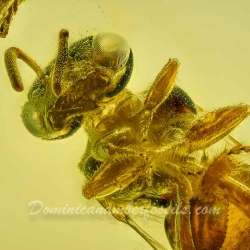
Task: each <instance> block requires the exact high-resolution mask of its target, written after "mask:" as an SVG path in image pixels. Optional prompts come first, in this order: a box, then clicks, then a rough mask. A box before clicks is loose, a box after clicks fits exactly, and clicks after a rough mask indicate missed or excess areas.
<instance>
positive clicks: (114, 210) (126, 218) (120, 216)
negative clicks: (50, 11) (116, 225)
mask: <svg viewBox="0 0 250 250" xmlns="http://www.w3.org/2000/svg"><path fill="white" fill-rule="evenodd" d="M99 203H100V204H101V205H102V206H103V207H104V208H105V209H106V210H107V211H109V212H111V214H112V215H113V217H114V218H115V219H117V220H119V221H121V222H123V223H125V224H127V225H129V226H130V227H131V228H133V229H134V230H135V231H136V232H137V233H138V234H139V235H141V237H142V238H143V239H144V240H146V241H147V242H148V244H149V245H150V246H151V247H152V248H153V249H155V250H168V249H167V248H165V247H163V246H162V245H161V244H160V243H159V242H158V241H156V240H155V239H154V238H152V237H151V236H150V235H149V234H147V233H146V232H145V231H144V230H143V229H142V228H141V227H140V226H139V225H137V223H136V222H135V221H134V220H133V219H132V218H131V216H130V215H129V214H127V213H125V212H124V211H125V209H126V207H125V209H123V208H118V207H117V206H115V205H113V204H112V203H109V202H108V201H105V200H99Z"/></svg>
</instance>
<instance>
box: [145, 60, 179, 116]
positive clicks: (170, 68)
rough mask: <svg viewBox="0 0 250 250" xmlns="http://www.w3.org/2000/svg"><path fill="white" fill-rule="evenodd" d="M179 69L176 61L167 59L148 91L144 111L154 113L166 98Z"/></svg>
mask: <svg viewBox="0 0 250 250" xmlns="http://www.w3.org/2000/svg"><path fill="white" fill-rule="evenodd" d="M179 67H180V63H179V62H178V60H177V59H169V61H168V63H167V64H166V65H165V66H164V67H163V69H162V70H161V72H160V73H159V74H158V76H157V77H156V79H155V81H154V84H153V85H152V87H151V88H150V90H149V91H148V94H147V96H146V99H145V101H144V107H145V109H148V110H154V111H155V110H156V109H157V108H158V107H159V106H160V105H161V104H162V103H163V102H164V101H165V100H166V99H167V98H168V96H169V95H170V93H171V92H172V89H173V87H174V81H175V78H176V75H177V72H178V69H179Z"/></svg>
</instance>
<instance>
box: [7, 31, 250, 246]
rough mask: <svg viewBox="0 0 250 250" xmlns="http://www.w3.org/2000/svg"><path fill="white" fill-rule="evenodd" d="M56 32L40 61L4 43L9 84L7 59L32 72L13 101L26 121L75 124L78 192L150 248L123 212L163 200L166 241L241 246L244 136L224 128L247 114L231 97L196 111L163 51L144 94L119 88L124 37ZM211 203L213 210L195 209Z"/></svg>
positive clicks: (53, 134) (128, 56) (245, 230)
mask: <svg viewBox="0 0 250 250" xmlns="http://www.w3.org/2000/svg"><path fill="white" fill-rule="evenodd" d="M68 37H69V33H68V31H67V30H61V31H60V33H59V45H58V53H57V56H56V58H55V59H54V60H52V61H51V62H50V63H49V65H48V66H47V67H46V68H45V69H44V70H42V69H41V68H40V67H39V66H38V64H37V63H36V62H35V61H34V60H32V59H31V58H30V57H28V56H27V55H26V54H25V53H24V52H23V51H21V50H20V49H18V48H14V47H12V48H9V49H8V50H7V51H6V53H5V64H6V69H7V72H8V75H9V78H10V82H11V84H12V87H13V88H14V89H15V90H16V91H22V90H23V83H22V78H21V75H20V72H19V70H18V67H17V64H16V59H17V58H19V59H21V60H23V61H24V62H25V63H27V64H28V65H29V66H30V67H31V68H32V69H33V70H34V71H35V72H36V74H37V76H38V77H37V79H36V80H35V81H34V83H33V85H32V87H31V89H30V91H29V94H28V101H27V102H26V103H25V104H24V106H23V109H22V119H23V123H24V125H25V126H26V128H27V129H28V131H29V132H30V133H31V134H33V135H34V136H36V137H40V138H42V139H45V140H54V139H62V138H65V137H68V136H70V135H72V134H73V133H74V132H75V131H76V130H77V129H79V128H80V127H81V126H83V127H84V130H85V131H86V133H87V135H88V143H87V148H86V151H85V153H84V155H83V157H82V159H81V161H80V163H79V168H80V170H81V171H82V172H83V173H84V175H85V177H86V183H85V185H84V186H83V191H82V192H83V195H84V197H86V198H87V199H91V198H95V199H97V200H98V201H99V202H100V204H101V205H102V206H103V207H104V208H106V209H108V210H111V212H112V214H113V216H114V217H115V218H116V219H117V220H119V221H122V222H125V223H126V224H128V225H130V226H131V227H132V228H133V229H135V230H136V231H137V232H138V233H139V234H140V235H141V236H142V237H143V238H144V239H145V240H146V241H147V242H148V243H149V244H150V245H151V246H152V247H153V248H154V249H166V248H165V247H163V246H162V245H161V244H160V243H158V242H157V241H156V240H155V239H154V238H153V237H151V236H150V235H148V234H147V233H146V232H145V231H144V230H143V229H142V228H140V227H139V226H138V225H137V224H136V223H135V221H133V219H132V218H131V216H130V215H129V214H127V213H126V212H124V211H125V210H124V209H123V208H125V207H126V206H127V205H129V204H131V201H133V205H134V206H142V207H147V206H149V205H150V206H152V207H156V208H163V209H168V208H169V207H176V206H177V205H178V207H179V210H180V211H182V212H180V213H171V214H167V215H166V218H165V223H164V224H165V225H164V226H165V232H166V235H167V238H168V240H169V242H170V244H171V246H172V248H173V249H175V250H179V249H183V250H195V249H196V250H215V249H227V250H228V249H250V243H249V235H250V182H249V180H248V178H246V177H248V175H249V165H248V164H246V162H244V161H243V160H242V158H241V157H242V155H244V154H248V153H249V152H250V147H249V146H244V145H241V144H240V143H238V142H236V141H234V140H233V138H231V137H229V133H230V132H231V131H232V130H233V129H234V128H236V127H237V126H238V125H239V124H240V123H241V122H242V121H243V120H244V119H245V118H246V117H247V116H249V115H250V106H248V105H243V104H239V105H236V106H229V107H225V108H220V109H218V110H215V111H211V112H204V111H203V110H202V109H201V108H199V107H198V106H197V105H196V104H195V103H194V102H193V101H192V99H191V98H190V97H189V96H188V95H187V94H186V93H185V92H184V91H183V90H182V89H181V88H179V87H178V86H175V84H174V83H175V78H176V75H177V72H178V69H179V67H180V63H179V62H178V60H177V59H170V60H169V61H168V63H167V64H166V65H165V66H164V67H163V69H162V70H161V71H160V73H159V74H158V76H157V77H156V79H155V81H154V83H153V84H152V86H151V87H150V89H149V90H148V91H147V93H146V94H145V96H144V98H140V97H139V96H137V95H135V94H133V93H131V92H130V91H129V90H128V89H126V85H127V83H128V81H129V79H130V76H131V74H132V70H133V54H132V50H131V49H130V47H129V45H128V43H127V42H126V40H125V39H124V38H122V37H120V36H119V35H116V34H113V33H100V34H98V35H96V36H89V37H86V38H84V39H81V40H79V41H77V42H75V43H73V44H72V45H71V46H70V47H69V48H68ZM226 137H228V138H231V140H232V141H233V142H234V143H235V145H234V146H232V147H231V148H229V149H224V150H222V151H221V152H220V154H219V155H218V156H216V157H213V158H212V159H211V158H209V156H208V153H207V151H209V149H210V147H211V146H213V145H214V144H216V143H217V142H219V141H221V140H222V139H224V138H226ZM211 209H217V211H218V213H205V212H204V213H200V211H209V210H211Z"/></svg>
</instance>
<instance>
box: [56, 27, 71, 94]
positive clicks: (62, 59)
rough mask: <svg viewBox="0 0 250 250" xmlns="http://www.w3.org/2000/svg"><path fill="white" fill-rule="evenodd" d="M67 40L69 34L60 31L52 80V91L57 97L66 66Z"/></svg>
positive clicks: (63, 30) (65, 31)
mask: <svg viewBox="0 0 250 250" xmlns="http://www.w3.org/2000/svg"><path fill="white" fill-rule="evenodd" d="M68 38H69V32H68V31H67V30H65V29H62V30H61V31H60V33H59V45H58V53H57V58H56V62H55V67H54V74H53V80H52V86H53V88H52V89H53V91H54V93H55V94H56V95H59V94H60V92H61V90H62V84H63V78H64V74H65V69H66V64H67V62H68Z"/></svg>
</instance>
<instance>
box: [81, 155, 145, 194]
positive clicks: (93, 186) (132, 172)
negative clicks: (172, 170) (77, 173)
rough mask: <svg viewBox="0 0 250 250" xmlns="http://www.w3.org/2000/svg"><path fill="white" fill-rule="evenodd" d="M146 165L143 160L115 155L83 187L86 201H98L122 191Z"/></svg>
mask: <svg viewBox="0 0 250 250" xmlns="http://www.w3.org/2000/svg"><path fill="white" fill-rule="evenodd" d="M146 167H147V163H146V162H145V161H144V159H143V158H141V157H138V156H134V155H129V154H127V155H126V156H124V155H122V156H121V155H120V154H116V155H114V156H111V157H109V158H107V159H106V161H105V162H103V163H102V164H101V166H100V167H99V168H98V170H97V171H96V172H95V173H94V175H93V176H92V177H91V179H90V180H89V181H88V182H87V184H86V185H85V186H84V187H83V191H82V193H83V196H84V197H85V198H87V199H91V198H93V197H94V198H96V199H100V198H103V197H106V196H108V195H111V194H113V193H115V192H117V191H119V190H122V189H124V188H125V187H127V186H128V185H129V184H130V183H132V182H133V181H134V180H136V179H137V178H139V177H140V176H141V175H142V174H143V173H144V171H145V169H146Z"/></svg>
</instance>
